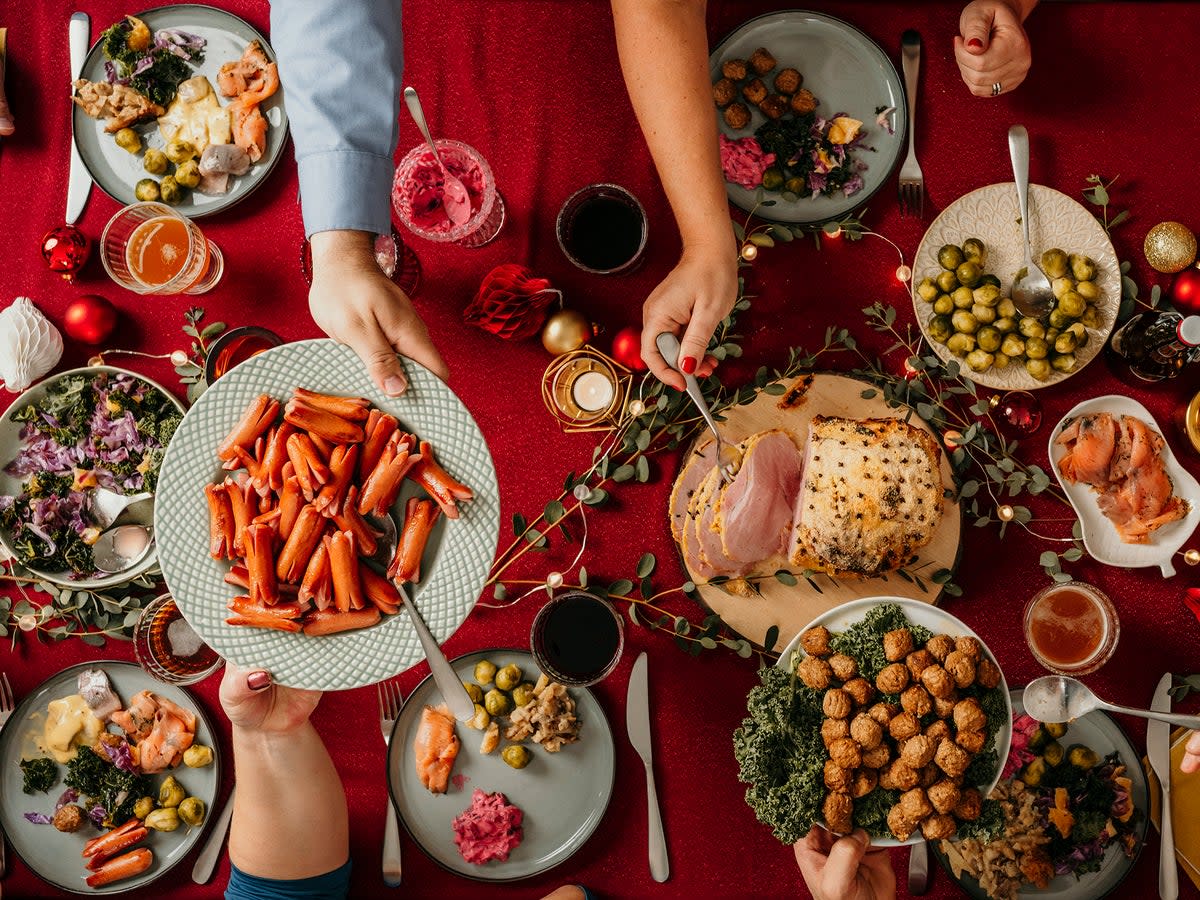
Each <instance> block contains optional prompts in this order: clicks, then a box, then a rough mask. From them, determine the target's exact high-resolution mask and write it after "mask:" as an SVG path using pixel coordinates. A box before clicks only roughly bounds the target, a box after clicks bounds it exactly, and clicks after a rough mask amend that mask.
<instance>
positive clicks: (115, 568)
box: [92, 523, 154, 575]
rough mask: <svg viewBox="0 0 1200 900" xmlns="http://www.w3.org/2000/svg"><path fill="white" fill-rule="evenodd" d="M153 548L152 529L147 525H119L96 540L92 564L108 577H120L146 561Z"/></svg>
mask: <svg viewBox="0 0 1200 900" xmlns="http://www.w3.org/2000/svg"><path fill="white" fill-rule="evenodd" d="M153 546H154V541H153V540H151V539H150V529H149V528H147V527H146V526H145V525H137V524H133V523H130V524H129V525H118V526H117V527H116V528H110V529H108V531H105V532H104V533H102V534H101V535H100V537H98V538H96V543H94V544H92V564H93V565H95V567H96V568H97V569H99V570H100V571H101V572H104V573H105V574H107V575H118V574H120V573H121V572H124V571H126V570H127V569H132V568H133V567H134V566H136V565H137V564H138V563H140V562H141V561H142V560H143V559H145V558H146V554H147V553H149V552H150V548H151V547H153Z"/></svg>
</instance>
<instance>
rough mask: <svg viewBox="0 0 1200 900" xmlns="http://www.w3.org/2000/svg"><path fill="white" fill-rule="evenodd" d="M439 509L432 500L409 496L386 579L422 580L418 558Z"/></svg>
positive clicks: (421, 553) (422, 552)
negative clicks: (402, 526)
mask: <svg viewBox="0 0 1200 900" xmlns="http://www.w3.org/2000/svg"><path fill="white" fill-rule="evenodd" d="M439 512H440V510H439V509H438V507H437V505H435V504H434V502H433V501H432V500H419V499H418V498H416V497H409V498H408V504H407V507H406V509H405V514H404V529H403V530H402V531H401V532H400V539H399V541H397V543H396V555H395V556H393V557H392V563H391V565H389V566H388V578H393V579H395V580H396V581H399V582H401V583H404V582H409V581H420V580H421V557H422V556H424V555H425V545H426V543H428V542H429V535H430V533H431V532H432V531H433V523H434V522H436V521H437V517H438V513H439Z"/></svg>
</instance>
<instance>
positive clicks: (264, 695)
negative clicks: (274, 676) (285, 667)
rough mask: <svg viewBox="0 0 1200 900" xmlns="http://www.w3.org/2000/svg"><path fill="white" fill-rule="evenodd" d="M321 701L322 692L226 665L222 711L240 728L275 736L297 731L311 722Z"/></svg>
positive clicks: (257, 671) (222, 687) (261, 673)
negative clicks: (297, 687)
mask: <svg viewBox="0 0 1200 900" xmlns="http://www.w3.org/2000/svg"><path fill="white" fill-rule="evenodd" d="M320 699H321V692H320V691H301V690H297V689H296V688H288V687H283V686H281V685H278V684H273V683H272V682H271V676H270V675H269V674H268V673H266V672H264V671H262V670H261V669H243V668H240V667H239V666H236V665H234V664H233V663H226V664H225V677H224V678H223V679H222V680H221V707H222V708H223V709H224V710H225V715H226V716H228V717H229V721H230V722H231V723H232V724H233V725H234V727H236V728H242V729H247V730H250V731H259V732H264V733H271V734H286V733H288V732H292V731H295V730H296V729H298V728H300V727H301V726H303V725H304V724H306V723H307V722H308V717H309V716H311V715H312V711H313V710H314V709H316V708H317V702H318V701H319V700H320Z"/></svg>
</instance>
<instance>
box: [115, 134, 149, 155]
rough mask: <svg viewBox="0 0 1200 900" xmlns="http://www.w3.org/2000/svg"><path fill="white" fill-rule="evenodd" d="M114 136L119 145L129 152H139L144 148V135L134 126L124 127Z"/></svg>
mask: <svg viewBox="0 0 1200 900" xmlns="http://www.w3.org/2000/svg"><path fill="white" fill-rule="evenodd" d="M113 137H114V138H115V139H116V141H117V146H118V147H120V148H121V149H122V150H124V151H126V152H127V153H137V152H138V151H139V150H141V149H142V136H141V135H140V134H138V133H137V132H136V131H134V130H133V129H132V128H122V129H121V130H120V131H118V132H117V133H116V134H115V135H113Z"/></svg>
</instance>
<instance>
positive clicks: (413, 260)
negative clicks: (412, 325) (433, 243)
mask: <svg viewBox="0 0 1200 900" xmlns="http://www.w3.org/2000/svg"><path fill="white" fill-rule="evenodd" d="M374 250H375V262H377V263H378V264H379V270H380V271H381V272H383V274H384V275H386V276H387V277H388V278H390V279H392V281H393V282H394V283H395V285H396V287H398V288H400V290H402V291H404V295H405V296H406V297H410V298H411V297H415V296H416V295H417V288H418V287H419V286H420V284H421V260H419V259H418V258H417V254H416V253H414V252H413V249H412V247H410V246H408V244H406V243H404V239H403V238H402V237H400V235H399V234H398V233H397V232H396V229H395V228H393V229H392V232H391V234H377V235H375V246H374ZM300 274H301V275H303V276H304V280H305V282H306V283H307V284H308V285H309V286H311V285H312V280H313V272H312V243H311V242H310V241H309V240H308V238H304V240H303V241H301V243H300Z"/></svg>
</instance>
